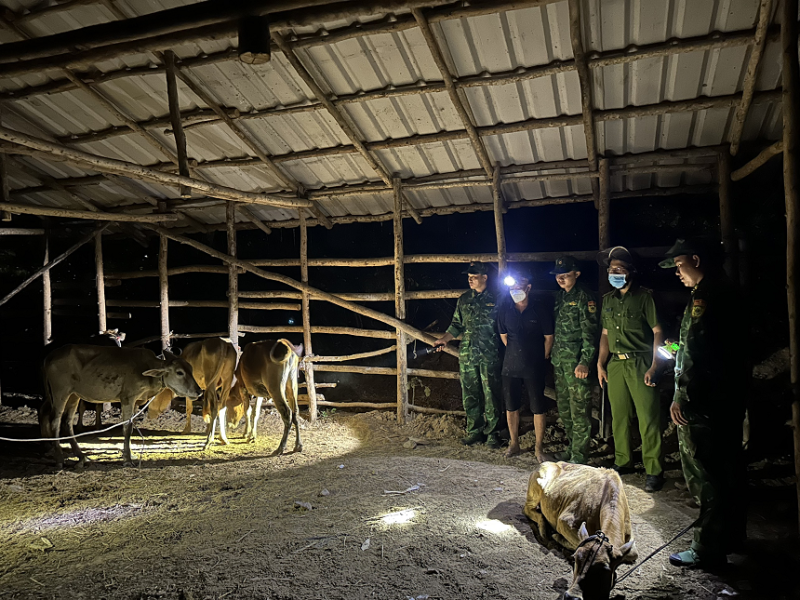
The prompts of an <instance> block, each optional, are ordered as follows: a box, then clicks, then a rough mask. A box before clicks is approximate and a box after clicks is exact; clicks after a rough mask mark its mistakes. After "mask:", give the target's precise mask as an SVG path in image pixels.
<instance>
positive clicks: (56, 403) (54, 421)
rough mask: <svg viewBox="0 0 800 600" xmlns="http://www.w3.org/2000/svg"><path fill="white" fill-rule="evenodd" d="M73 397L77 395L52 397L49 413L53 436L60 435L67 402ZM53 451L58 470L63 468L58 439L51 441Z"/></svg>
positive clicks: (62, 455) (61, 452)
mask: <svg viewBox="0 0 800 600" xmlns="http://www.w3.org/2000/svg"><path fill="white" fill-rule="evenodd" d="M73 398H77V396H74V395H72V394H70V395H68V396H67V397H66V398H61V397H54V398H53V407H52V409H53V410H52V412H51V413H50V432H51V434H52V436H53V437H54V438H59V437H60V436H61V420H62V418H63V417H64V411H65V410H66V408H67V404H69V402H70V401H71V400H72V399H73ZM53 452H54V454H55V458H56V468H58V469H59V470H61V469H63V468H64V452H63V451H62V450H61V442H59V441H58V439H56V440H54V441H53Z"/></svg>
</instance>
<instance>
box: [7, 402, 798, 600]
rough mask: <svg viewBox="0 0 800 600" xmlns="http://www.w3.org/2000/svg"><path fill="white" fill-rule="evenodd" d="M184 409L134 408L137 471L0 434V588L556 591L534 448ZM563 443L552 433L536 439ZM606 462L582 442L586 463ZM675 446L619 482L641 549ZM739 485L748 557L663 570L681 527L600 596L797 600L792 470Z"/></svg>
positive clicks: (28, 429) (245, 593)
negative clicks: (651, 468)
mask: <svg viewBox="0 0 800 600" xmlns="http://www.w3.org/2000/svg"><path fill="white" fill-rule="evenodd" d="M90 416H92V415H91V413H89V414H88V415H87V421H88V418H89V417H90ZM114 418H115V417H114V415H113V414H107V415H106V421H108V420H109V419H112V420H113V419H114ZM184 419H185V417H184V416H183V415H181V414H179V413H177V412H175V411H168V412H167V413H166V414H165V415H162V416H161V417H160V418H159V419H157V420H155V421H145V422H144V423H143V425H142V426H141V433H142V434H143V437H140V436H139V435H138V434H136V433H135V434H134V438H133V440H132V444H133V455H134V460H137V461H138V460H140V459H141V465H140V467H138V468H123V467H122V466H121V453H120V450H121V440H120V437H119V434H118V433H116V434H115V435H113V436H112V437H109V435H110V434H105V435H102V436H100V437H90V438H87V439H84V441H83V443H82V446H83V447H84V449H85V450H87V451H88V453H89V454H90V456H91V457H92V459H93V462H92V463H91V464H89V465H88V466H87V468H86V469H85V470H84V471H83V472H76V471H75V469H73V468H67V469H65V470H63V471H60V472H55V470H54V468H53V466H52V462H51V461H50V459H49V458H48V457H46V456H44V455H43V451H44V448H43V446H41V445H40V444H38V443H30V444H11V443H3V444H0V598H87V599H102V598H108V599H115V600H116V599H159V600H160V599H182V600H201V599H206V598H208V599H219V600H221V599H222V598H258V599H264V600H266V599H270V600H280V599H298V600H306V599H308V600H311V599H317V598H319V599H323V598H324V599H342V600H352V599H360V598H381V599H398V600H407V599H412V600H424V599H431V600H432V599H453V600H455V599H459V600H461V599H465V598H470V599H472V598H497V599H501V598H507V599H518V598H547V599H552V600H554V599H555V598H557V597H559V596H560V593H561V592H563V591H564V589H566V585H567V581H568V580H569V579H571V566H570V564H569V563H568V561H567V560H566V558H565V556H563V555H562V554H561V553H559V552H557V551H553V550H548V549H547V548H545V547H543V546H542V545H541V544H540V543H539V542H538V541H537V540H536V539H535V538H534V536H533V534H532V532H531V527H530V525H529V523H528V520H527V518H526V517H525V516H524V515H523V514H522V505H523V503H524V500H525V492H526V486H527V480H528V476H529V474H530V472H531V470H532V469H533V467H534V466H535V464H536V463H535V460H534V458H533V454H532V453H525V454H523V455H522V456H520V457H517V458H514V459H505V458H503V457H502V455H501V451H498V450H490V449H488V448H485V447H477V448H465V447H463V446H460V445H459V444H458V438H459V437H460V435H461V434H462V428H463V422H462V420H461V419H458V418H453V417H433V416H418V417H417V418H416V419H414V421H413V422H412V423H410V424H409V425H406V426H404V427H398V426H397V425H396V424H395V423H394V421H393V419H394V417H393V415H392V414H390V413H386V412H385V413H377V412H372V413H364V414H341V413H336V414H329V413H324V415H323V417H322V418H321V419H320V420H319V422H318V423H317V424H316V425H314V426H307V427H305V428H304V430H303V431H302V435H303V439H304V445H305V451H304V452H303V453H301V454H286V455H283V456H281V457H271V456H270V453H271V452H272V450H273V449H274V448H275V447H276V446H277V442H278V436H279V434H280V432H281V424H280V419H279V418H278V417H277V415H276V414H275V413H274V412H271V411H268V412H267V414H266V415H265V417H264V418H263V420H262V423H263V427H260V428H259V431H260V432H261V437H260V439H259V440H258V442H257V443H256V444H245V443H243V441H242V439H241V437H242V430H243V428H239V429H238V430H236V431H235V432H233V433H232V435H231V444H230V445H229V446H220V445H216V446H214V447H213V448H212V449H211V450H210V451H209V452H205V453H204V452H202V444H203V441H204V436H203V434H201V433H200V432H201V431H202V430H203V424H202V420H201V419H200V418H199V417H193V420H194V421H193V425H194V430H195V431H196V432H197V433H194V434H192V435H188V436H187V435H182V434H180V433H177V432H179V431H180V430H182V428H183V425H184ZM35 423H36V413H35V411H33V410H32V409H26V408H10V407H0V436H6V437H14V438H20V437H26V438H33V437H36V436H37V435H38V428H37V427H36V426H35ZM117 431H119V430H117ZM290 439H291V438H290ZM562 439H563V432H561V431H560V430H559V429H557V428H550V429H549V430H548V439H547V442H548V443H547V447H546V450H547V451H549V452H554V451H557V450H559V449H561V447H563V443H561V440H562ZM522 441H523V447H527V446H530V445H531V444H532V442H533V439H532V434H531V433H528V434H526V435H525V436H524V437H523V440H522ZM291 446H292V444H291V441H290V444H289V447H290V448H291ZM609 458H610V454H609V451H608V448H607V446H601V447H600V448H598V449H597V451H596V453H595V461H596V462H601V461H604V460H608V459H609ZM675 458H676V457H675V456H671V457H670V462H669V463H668V464H669V466H670V470H669V471H668V476H669V480H668V482H667V485H666V486H665V489H664V491H662V492H659V493H657V494H655V495H650V494H647V493H645V492H644V491H643V490H642V487H643V483H644V481H643V480H644V477H643V475H631V476H626V477H625V478H624V480H625V483H626V491H627V494H628V498H629V501H630V504H631V509H632V511H633V531H634V536H635V538H636V542H637V546H638V549H639V555H640V557H641V558H644V557H645V556H647V554H649V553H650V552H651V551H652V550H654V549H655V548H657V547H658V546H660V545H661V544H662V543H664V542H665V541H667V540H668V539H670V538H671V537H672V536H673V535H674V534H675V533H677V532H678V531H680V530H681V529H682V528H684V527H685V526H687V525H688V524H690V523H691V522H692V520H693V519H694V518H695V517H696V514H697V509H696V508H695V507H692V506H690V501H688V500H687V497H686V494H685V492H684V491H682V490H681V489H679V485H680V482H681V481H682V478H681V475H680V471H679V470H678V469H677V468H676V467H677V463H676V462H675ZM762 466H763V465H762ZM781 472H783V471H781ZM771 481H772V480H771ZM676 484H678V485H676ZM751 485H752V484H751ZM756 485H757V488H758V489H763V490H767V489H768V488H769V490H770V491H771V493H772V495H771V496H769V502H768V503H767V504H764V505H757V506H754V507H753V510H751V531H750V542H749V545H748V549H747V552H748V554H743V555H735V556H733V557H732V565H731V566H729V567H728V568H726V569H724V570H722V571H720V572H718V573H715V574H709V573H704V572H702V571H690V572H686V571H681V570H678V569H676V568H674V567H671V566H670V565H669V564H668V562H667V554H668V552H669V551H670V550H671V551H675V550H680V549H684V547H685V546H687V545H688V543H689V539H690V538H689V535H687V536H685V537H684V538H683V539H682V540H680V541H679V542H677V543H676V544H674V545H673V546H671V547H670V548H669V549H668V550H667V551H665V552H663V553H661V554H659V555H657V556H656V557H655V558H653V559H652V560H651V561H649V562H647V563H646V564H645V565H644V566H642V568H641V569H640V570H639V571H637V572H636V573H635V574H634V575H632V576H631V577H629V578H628V579H627V580H625V581H624V582H623V583H621V584H620V585H619V587H618V589H616V590H615V593H617V594H620V595H622V596H624V597H626V598H645V599H666V598H674V599H678V598H692V599H694V598H697V599H705V598H718V597H719V598H725V597H734V596H738V597H742V598H764V597H769V598H771V599H778V598H798V597H800V593H799V592H800V589H798V583H797V578H796V577H794V576H793V572H792V571H791V569H792V568H793V567H794V568H795V569H796V566H797V565H798V564H800V563H798V562H796V561H797V551H796V548H797V538H796V525H795V522H794V521H793V520H792V519H794V515H792V511H793V510H794V507H793V506H792V499H791V489H792V482H791V481H789V482H786V481H783V482H779V483H778V484H775V485H773V484H763V483H757V484H756ZM786 490H788V492H787V491H786ZM794 514H795V515H796V513H794ZM781 515H782V516H781ZM778 516H781V518H784V519H785V520H787V522H784V521H782V520H781V518H778ZM625 570H627V567H626V566H623V567H621V568H620V571H619V573H620V574H621V573H624V571H625Z"/></svg>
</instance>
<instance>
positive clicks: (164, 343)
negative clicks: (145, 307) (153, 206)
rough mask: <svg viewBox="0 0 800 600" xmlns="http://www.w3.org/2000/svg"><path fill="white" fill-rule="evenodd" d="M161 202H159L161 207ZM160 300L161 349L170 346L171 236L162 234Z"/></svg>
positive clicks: (159, 266) (159, 238) (159, 271)
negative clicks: (168, 251) (169, 269)
mask: <svg viewBox="0 0 800 600" xmlns="http://www.w3.org/2000/svg"><path fill="white" fill-rule="evenodd" d="M160 207H161V203H159V208H160ZM158 242H159V243H158V302H159V305H160V309H161V349H162V350H166V349H167V348H169V347H170V331H169V275H168V268H167V250H168V249H169V248H168V246H169V238H167V236H165V235H163V234H161V235H159V237H158Z"/></svg>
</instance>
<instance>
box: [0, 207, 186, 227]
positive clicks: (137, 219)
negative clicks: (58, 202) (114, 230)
mask: <svg viewBox="0 0 800 600" xmlns="http://www.w3.org/2000/svg"><path fill="white" fill-rule="evenodd" d="M0 210H4V211H7V212H10V213H15V214H20V215H38V216H42V217H62V218H65V219H88V220H91V221H114V222H118V223H119V222H122V223H159V222H162V221H176V220H177V219H178V216H177V215H173V214H163V215H155V214H154V215H129V214H124V213H107V212H100V211H96V212H95V211H91V210H70V209H67V208H49V207H44V206H32V205H29V204H9V203H7V202H2V203H0Z"/></svg>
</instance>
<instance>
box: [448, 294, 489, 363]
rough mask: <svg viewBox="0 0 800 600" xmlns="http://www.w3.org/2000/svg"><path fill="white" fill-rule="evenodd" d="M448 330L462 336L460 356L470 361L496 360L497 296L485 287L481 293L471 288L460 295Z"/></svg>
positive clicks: (455, 335) (454, 334)
mask: <svg viewBox="0 0 800 600" xmlns="http://www.w3.org/2000/svg"><path fill="white" fill-rule="evenodd" d="M447 333H449V334H450V335H452V336H453V337H458V336H460V335H461V336H463V337H462V339H461V348H460V350H459V359H460V360H466V361H470V362H475V363H478V362H499V361H500V336H499V335H498V333H497V300H496V298H495V295H494V293H493V292H491V291H489V290H488V289H486V290H484V291H483V292H481V293H480V294H478V293H476V292H475V291H474V290H470V291H468V292H465V293H464V294H462V295H461V297H460V298H459V299H458V302H457V303H456V311H455V312H454V313H453V320H452V322H451V323H450V327H448V328H447Z"/></svg>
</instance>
